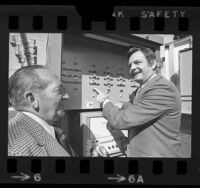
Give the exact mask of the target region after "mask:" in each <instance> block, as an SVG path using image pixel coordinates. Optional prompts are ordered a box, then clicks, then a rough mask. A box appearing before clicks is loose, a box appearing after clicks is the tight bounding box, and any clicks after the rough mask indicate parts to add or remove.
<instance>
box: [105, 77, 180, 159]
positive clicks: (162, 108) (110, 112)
mask: <svg viewBox="0 0 200 188" xmlns="http://www.w3.org/2000/svg"><path fill="white" fill-rule="evenodd" d="M103 116H104V117H105V118H106V119H107V120H108V122H109V123H110V125H111V126H112V128H116V129H128V130H129V144H128V146H127V156H128V157H181V156H180V154H179V153H180V151H179V150H180V135H179V129H180V122H181V100H180V95H179V92H178V90H177V89H176V87H175V85H174V84H173V83H171V82H169V81H168V80H166V79H165V78H163V77H162V76H161V75H156V76H155V77H154V78H152V79H151V80H149V81H147V82H146V84H145V85H144V87H143V88H140V89H139V90H138V93H137V97H134V98H132V100H131V101H130V102H127V103H125V104H124V106H123V109H121V110H119V109H118V108H117V107H116V106H114V104H112V103H111V102H108V103H106V105H105V106H104V109H103Z"/></svg>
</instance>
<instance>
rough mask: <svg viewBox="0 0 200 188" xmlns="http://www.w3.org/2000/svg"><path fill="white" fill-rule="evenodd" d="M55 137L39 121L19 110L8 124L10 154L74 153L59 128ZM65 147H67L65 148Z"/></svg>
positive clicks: (45, 154)
mask: <svg viewBox="0 0 200 188" xmlns="http://www.w3.org/2000/svg"><path fill="white" fill-rule="evenodd" d="M55 135H56V138H57V139H55V138H53V137H52V136H51V135H50V134H49V133H48V132H47V131H46V130H45V129H44V128H43V127H42V126H41V125H40V124H39V123H38V122H36V121H35V120H34V119H32V118H31V117H29V116H26V115H25V114H23V113H21V112H18V113H17V115H16V116H15V117H14V118H13V119H11V120H10V121H9V125H8V156H41V157H44V156H52V157H53V156H59V157H69V156H71V155H73V151H72V148H71V147H70V145H69V143H67V142H65V140H64V139H65V136H64V134H63V133H62V131H61V130H60V129H59V128H55ZM64 148H65V149H64Z"/></svg>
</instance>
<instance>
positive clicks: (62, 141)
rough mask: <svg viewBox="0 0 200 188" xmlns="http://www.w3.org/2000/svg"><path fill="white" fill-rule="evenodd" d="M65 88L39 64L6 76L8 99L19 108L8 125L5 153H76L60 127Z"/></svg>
mask: <svg viewBox="0 0 200 188" xmlns="http://www.w3.org/2000/svg"><path fill="white" fill-rule="evenodd" d="M63 95H64V90H63V87H62V84H61V82H60V80H59V79H58V77H57V76H56V75H55V74H54V73H53V72H51V71H50V70H49V69H47V68H45V67H44V66H41V65H32V66H26V67H22V68H20V69H18V70H17V71H16V72H15V73H14V74H13V75H12V76H11V77H10V78H9V94H8V96H9V101H10V103H11V105H12V106H13V108H14V109H15V110H16V111H18V113H17V115H16V116H15V117H14V118H13V119H11V120H10V121H9V125H8V156H42V157H43V156H52V157H53V156H60V157H69V156H75V152H74V151H73V149H72V147H71V146H70V144H69V142H68V141H67V140H66V139H67V138H66V136H65V135H64V134H63V132H62V130H61V129H59V128H57V127H54V126H53V123H54V122H55V121H56V120H58V119H59V118H61V117H62V115H63V114H64V111H63V109H62V104H61V101H62V97H63Z"/></svg>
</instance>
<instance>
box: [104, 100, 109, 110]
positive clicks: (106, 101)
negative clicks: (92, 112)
mask: <svg viewBox="0 0 200 188" xmlns="http://www.w3.org/2000/svg"><path fill="white" fill-rule="evenodd" d="M108 102H110V100H109V99H106V100H105V101H104V102H103V108H104V106H105V105H106V103H108Z"/></svg>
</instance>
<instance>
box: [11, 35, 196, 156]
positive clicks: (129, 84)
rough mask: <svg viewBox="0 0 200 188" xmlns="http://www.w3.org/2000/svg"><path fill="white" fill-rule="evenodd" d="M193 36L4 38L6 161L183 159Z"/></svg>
mask: <svg viewBox="0 0 200 188" xmlns="http://www.w3.org/2000/svg"><path fill="white" fill-rule="evenodd" d="M192 39H193V38H192V35H176V34H134V33H127V34H125V33H118V34H116V33H90V32H85V33H84V32H82V33H67V32H66V33H9V41H8V42H9V68H8V71H9V73H8V76H9V78H8V104H9V105H8V154H7V155H8V156H19V157H21V156H23V157H110V158H112V157H123V158H191V157H192V156H191V140H192V47H193V42H192Z"/></svg>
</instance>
